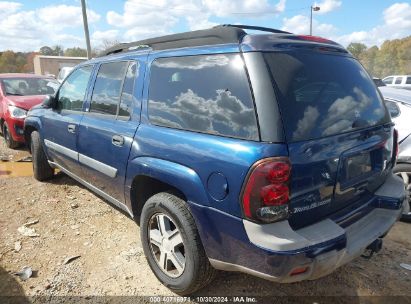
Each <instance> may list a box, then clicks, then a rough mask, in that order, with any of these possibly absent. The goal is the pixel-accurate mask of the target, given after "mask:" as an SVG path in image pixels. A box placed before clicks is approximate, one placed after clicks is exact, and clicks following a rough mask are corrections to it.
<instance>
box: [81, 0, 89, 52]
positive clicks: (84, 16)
mask: <svg viewBox="0 0 411 304" xmlns="http://www.w3.org/2000/svg"><path fill="white" fill-rule="evenodd" d="M81 10H82V11H83V25H84V35H85V36H86V45H87V58H88V59H91V46H90V34H89V32H88V22H87V11H86V0H81Z"/></svg>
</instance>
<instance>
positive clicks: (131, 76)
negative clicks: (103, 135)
mask: <svg viewBox="0 0 411 304" xmlns="http://www.w3.org/2000/svg"><path fill="white" fill-rule="evenodd" d="M137 72H138V62H130V64H129V66H128V68H127V72H126V76H125V78H124V84H123V92H122V93H121V99H120V107H119V110H118V119H122V120H126V119H128V118H130V116H131V114H132V110H133V105H134V99H135V97H134V94H133V92H134V80H135V78H136V77H138V75H137Z"/></svg>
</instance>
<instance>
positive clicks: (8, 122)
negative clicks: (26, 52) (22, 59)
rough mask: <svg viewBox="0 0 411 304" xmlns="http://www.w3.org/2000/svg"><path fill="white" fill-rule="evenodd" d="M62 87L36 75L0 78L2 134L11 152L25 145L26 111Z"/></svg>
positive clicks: (53, 80)
mask: <svg viewBox="0 0 411 304" xmlns="http://www.w3.org/2000/svg"><path fill="white" fill-rule="evenodd" d="M58 86H59V83H58V82H57V81H56V80H55V79H53V78H50V77H44V76H38V75H34V74H18V73H16V74H0V130H1V132H2V134H3V137H4V140H5V141H6V144H7V146H8V147H9V148H17V147H18V146H19V144H20V143H24V134H23V127H24V119H25V117H26V115H27V111H28V110H30V109H31V108H32V107H33V106H35V105H37V104H40V103H41V102H42V101H43V100H44V97H45V96H46V95H49V94H51V95H53V94H54V93H55V92H56V90H57V88H58Z"/></svg>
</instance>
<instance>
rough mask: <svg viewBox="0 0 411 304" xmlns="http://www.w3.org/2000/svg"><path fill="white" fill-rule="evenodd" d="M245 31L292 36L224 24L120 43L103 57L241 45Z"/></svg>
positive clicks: (275, 31)
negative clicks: (138, 50)
mask: <svg viewBox="0 0 411 304" xmlns="http://www.w3.org/2000/svg"><path fill="white" fill-rule="evenodd" d="M244 30H257V31H264V32H270V33H283V34H290V33H288V32H284V31H280V30H276V29H272V28H267V27H259V26H250V25H236V24H223V25H218V26H215V27H213V28H210V29H206V30H199V31H192V32H185V33H180V34H173V35H167V36H162V37H157V38H150V39H145V40H140V41H135V42H129V43H119V44H117V45H115V46H113V47H111V48H109V49H107V50H106V51H105V52H104V54H103V56H104V55H111V54H117V53H122V52H127V51H132V50H136V49H144V48H151V49H153V50H165V49H174V48H182V47H189V46H202V45H210V44H225V43H239V42H240V41H241V39H242V38H243V37H244V36H245V35H246V34H247V33H246V32H245V31H244Z"/></svg>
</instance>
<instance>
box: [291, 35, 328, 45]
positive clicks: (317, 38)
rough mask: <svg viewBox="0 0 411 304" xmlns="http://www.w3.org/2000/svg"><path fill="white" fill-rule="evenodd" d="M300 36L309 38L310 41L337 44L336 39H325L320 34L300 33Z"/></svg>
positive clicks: (304, 38) (302, 38) (303, 38)
mask: <svg viewBox="0 0 411 304" xmlns="http://www.w3.org/2000/svg"><path fill="white" fill-rule="evenodd" d="M298 38H300V39H301V40H308V41H314V42H320V43H332V44H335V42H334V41H332V40H329V39H325V38H323V37H318V36H310V35H299V36H298Z"/></svg>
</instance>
